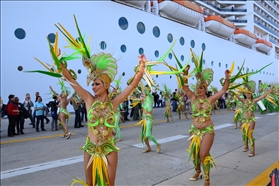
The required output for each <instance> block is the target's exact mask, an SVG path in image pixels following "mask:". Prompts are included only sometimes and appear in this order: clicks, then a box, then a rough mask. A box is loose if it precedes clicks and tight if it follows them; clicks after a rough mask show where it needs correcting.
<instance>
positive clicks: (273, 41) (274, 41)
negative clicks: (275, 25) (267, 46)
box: [269, 38, 279, 45]
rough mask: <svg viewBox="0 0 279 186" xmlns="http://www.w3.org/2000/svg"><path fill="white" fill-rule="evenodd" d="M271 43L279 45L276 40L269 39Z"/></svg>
mask: <svg viewBox="0 0 279 186" xmlns="http://www.w3.org/2000/svg"><path fill="white" fill-rule="evenodd" d="M269 41H270V42H271V43H273V44H275V45H279V42H278V41H276V40H275V39H272V38H269Z"/></svg>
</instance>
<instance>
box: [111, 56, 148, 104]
mask: <svg viewBox="0 0 279 186" xmlns="http://www.w3.org/2000/svg"><path fill="white" fill-rule="evenodd" d="M139 61H140V65H139V69H138V71H137V73H136V75H135V77H134V78H133V80H132V82H131V83H130V85H129V86H128V87H126V88H125V89H124V91H123V92H122V93H121V94H119V95H118V96H116V97H115V98H114V104H115V105H119V104H120V103H122V102H123V101H124V100H125V99H126V98H127V97H128V96H129V95H130V94H131V92H132V91H133V90H134V89H135V88H136V87H137V86H138V84H139V82H140V80H141V78H142V76H143V74H144V69H145V63H146V57H145V55H144V54H142V55H141V56H139Z"/></svg>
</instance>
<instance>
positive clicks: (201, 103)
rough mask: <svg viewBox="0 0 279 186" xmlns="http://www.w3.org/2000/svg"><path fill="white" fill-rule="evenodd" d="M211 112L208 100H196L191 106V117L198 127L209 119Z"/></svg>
mask: <svg viewBox="0 0 279 186" xmlns="http://www.w3.org/2000/svg"><path fill="white" fill-rule="evenodd" d="M211 110H212V106H211V105H210V101H209V100H208V99H200V98H197V99H195V101H194V103H193V104H192V115H193V117H194V120H195V121H196V122H197V123H198V124H199V125H200V126H201V125H202V124H203V123H204V122H205V121H207V120H209V119H210V114H211Z"/></svg>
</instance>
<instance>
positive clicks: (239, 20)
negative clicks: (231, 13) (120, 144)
mask: <svg viewBox="0 0 279 186" xmlns="http://www.w3.org/2000/svg"><path fill="white" fill-rule="evenodd" d="M228 21H230V22H233V23H247V20H244V19H243V20H241V19H228Z"/></svg>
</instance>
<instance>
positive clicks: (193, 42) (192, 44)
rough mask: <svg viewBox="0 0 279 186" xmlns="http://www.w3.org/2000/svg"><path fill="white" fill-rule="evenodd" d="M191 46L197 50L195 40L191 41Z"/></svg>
mask: <svg viewBox="0 0 279 186" xmlns="http://www.w3.org/2000/svg"><path fill="white" fill-rule="evenodd" d="M190 44H191V47H192V48H195V41H194V40H191V43H190Z"/></svg>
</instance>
